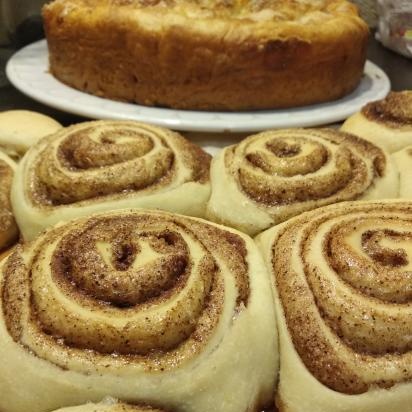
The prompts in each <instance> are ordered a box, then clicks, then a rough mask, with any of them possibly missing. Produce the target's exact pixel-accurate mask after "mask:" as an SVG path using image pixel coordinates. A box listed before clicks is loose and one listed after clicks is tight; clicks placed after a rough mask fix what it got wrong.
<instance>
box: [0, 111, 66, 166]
mask: <svg viewBox="0 0 412 412" xmlns="http://www.w3.org/2000/svg"><path fill="white" fill-rule="evenodd" d="M61 128H62V125H61V124H60V123H58V122H56V120H54V119H52V118H51V117H49V116H45V115H44V114H41V113H36V112H31V111H28V110H8V111H5V112H2V113H0V150H2V151H3V152H5V153H7V154H8V155H9V156H10V157H12V158H13V159H16V160H18V159H20V158H21V157H23V155H24V154H25V153H26V152H27V150H29V148H30V147H31V146H33V145H34V144H35V143H37V142H38V141H39V140H40V139H41V138H43V137H45V136H48V135H49V134H52V133H55V132H57V130H59V129H61Z"/></svg>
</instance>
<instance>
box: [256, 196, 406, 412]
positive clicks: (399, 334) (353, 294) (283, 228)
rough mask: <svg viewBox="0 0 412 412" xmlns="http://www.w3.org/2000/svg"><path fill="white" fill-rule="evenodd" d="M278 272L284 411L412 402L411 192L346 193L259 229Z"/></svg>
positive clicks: (378, 411) (378, 410)
mask: <svg viewBox="0 0 412 412" xmlns="http://www.w3.org/2000/svg"><path fill="white" fill-rule="evenodd" d="M257 242H258V244H259V245H260V247H261V250H262V251H263V254H264V256H265V260H266V263H267V267H268V269H269V271H270V272H271V273H272V276H273V285H274V287H275V302H276V310H277V318H278V324H279V334H280V356H281V360H280V382H279V389H278V390H279V392H278V402H277V403H278V407H279V409H280V411H281V412H284V411H288V412H307V411H317V412H330V411H334V412H353V411H362V412H388V411H391V412H406V411H410V410H411V405H412V391H411V389H412V321H411V311H412V305H411V302H412V292H411V291H412V275H411V274H412V271H411V270H412V266H411V257H412V202H403V201H399V200H387V201H380V202H379V201H366V202H362V201H361V202H346V203H340V204H336V205H331V206H327V207H324V208H320V209H317V210H313V211H311V212H307V213H304V214H302V215H300V216H297V217H295V218H293V219H291V220H289V221H287V222H285V223H283V224H281V225H278V226H277V227H275V228H272V229H270V230H268V231H266V232H264V233H263V234H261V235H259V236H258V238H257Z"/></svg>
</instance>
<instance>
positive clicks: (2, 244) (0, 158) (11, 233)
mask: <svg viewBox="0 0 412 412" xmlns="http://www.w3.org/2000/svg"><path fill="white" fill-rule="evenodd" d="M15 169H16V164H15V163H14V162H13V160H12V159H10V158H9V157H8V156H7V155H6V154H4V153H2V152H0V188H1V190H0V259H1V258H2V254H3V252H4V250H5V249H6V248H7V247H8V246H10V245H11V244H13V243H14V242H15V241H16V240H17V238H18V234H19V231H18V228H17V224H16V221H15V219H14V217H13V212H12V209H11V202H10V190H11V185H12V181H13V175H14V171H15Z"/></svg>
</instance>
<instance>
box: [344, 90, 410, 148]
mask: <svg viewBox="0 0 412 412" xmlns="http://www.w3.org/2000/svg"><path fill="white" fill-rule="evenodd" d="M341 130H342V131H345V132H349V133H353V134H356V135H358V136H360V137H363V138H364V139H367V140H370V141H371V142H373V143H376V144H379V145H380V146H381V147H384V148H385V149H386V150H388V151H389V152H390V153H393V152H397V151H398V150H401V149H403V148H404V147H405V146H409V145H411V144H412V90H405V91H402V92H391V93H389V94H388V96H387V97H386V98H385V99H383V100H378V101H376V102H372V103H369V104H367V105H366V106H365V107H364V108H363V109H362V110H361V111H360V112H359V113H356V114H354V115H353V116H351V117H349V119H347V120H346V122H345V123H344V124H343V126H342V129H341Z"/></svg>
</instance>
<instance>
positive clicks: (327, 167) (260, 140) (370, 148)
mask: <svg viewBox="0 0 412 412" xmlns="http://www.w3.org/2000/svg"><path fill="white" fill-rule="evenodd" d="M211 183H212V195H211V198H210V200H209V203H208V206H207V216H208V218H209V219H210V220H214V221H216V222H219V223H223V224H226V225H228V226H232V227H235V228H237V229H240V230H242V231H244V232H246V233H248V234H250V235H255V234H257V233H259V232H261V231H263V230H265V229H267V228H269V227H271V226H273V225H275V224H278V223H280V222H283V221H284V220H287V219H289V218H290V217H292V216H296V215H298V214H299V213H302V212H304V211H307V210H311V209H315V208H317V207H320V206H324V205H328V204H331V203H337V202H341V201H345V200H357V199H379V198H393V197H397V196H398V193H399V181H398V174H397V170H396V167H395V166H394V164H393V162H392V160H391V159H390V157H389V155H388V154H387V153H386V152H385V151H384V150H382V149H381V148H379V147H378V146H375V145H374V144H372V143H369V142H368V141H366V140H363V139H360V138H358V137H356V136H353V135H350V134H347V133H342V132H339V131H336V130H332V129H288V130H272V131H267V132H263V133H258V134H256V135H253V136H250V137H248V138H246V139H245V140H243V141H241V142H240V143H239V144H237V145H234V146H229V147H227V148H225V149H223V150H222V151H221V152H220V153H219V154H218V155H217V156H216V157H215V158H214V159H213V161H212V166H211Z"/></svg>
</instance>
